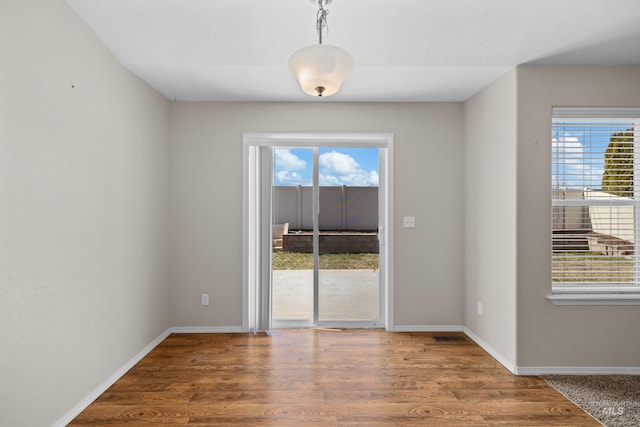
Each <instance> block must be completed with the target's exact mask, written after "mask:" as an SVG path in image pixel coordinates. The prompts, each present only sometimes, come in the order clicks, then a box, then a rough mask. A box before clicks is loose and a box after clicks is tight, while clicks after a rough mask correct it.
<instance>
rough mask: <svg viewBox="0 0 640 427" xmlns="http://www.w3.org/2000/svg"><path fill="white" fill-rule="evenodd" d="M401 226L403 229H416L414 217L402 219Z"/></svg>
mask: <svg viewBox="0 0 640 427" xmlns="http://www.w3.org/2000/svg"><path fill="white" fill-rule="evenodd" d="M402 226H403V227H404V228H415V227H416V217H415V216H405V217H404V218H402Z"/></svg>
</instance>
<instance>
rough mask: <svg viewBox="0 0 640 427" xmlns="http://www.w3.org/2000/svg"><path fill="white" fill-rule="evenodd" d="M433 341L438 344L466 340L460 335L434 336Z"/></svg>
mask: <svg viewBox="0 0 640 427" xmlns="http://www.w3.org/2000/svg"><path fill="white" fill-rule="evenodd" d="M433 339H434V341H438V342H452V341H453V342H466V341H467V339H466V338H465V337H463V336H462V335H434V336H433Z"/></svg>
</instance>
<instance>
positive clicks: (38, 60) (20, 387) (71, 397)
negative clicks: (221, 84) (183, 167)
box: [0, 0, 170, 427]
mask: <svg viewBox="0 0 640 427" xmlns="http://www.w3.org/2000/svg"><path fill="white" fill-rule="evenodd" d="M0 9H1V10H2V11H1V12H0V63H1V64H0V93H2V96H1V97H0V338H1V341H2V343H1V344H0V402H1V403H0V425H2V426H12V427H17V426H46V425H51V424H52V423H53V422H55V421H56V420H58V419H60V418H61V417H63V416H64V414H66V413H67V412H68V411H70V410H71V409H72V408H73V407H74V406H75V405H77V404H78V403H79V402H81V401H82V400H83V399H85V398H86V397H87V396H88V395H89V394H90V393H91V392H92V391H93V390H94V389H96V388H97V387H98V386H99V385H100V384H101V383H102V382H103V381H105V380H106V379H107V378H108V377H109V376H111V375H112V374H114V373H115V372H116V371H117V370H119V369H120V368H122V367H123V366H124V365H125V364H126V363H127V362H128V361H129V360H130V359H131V358H132V357H134V356H135V355H136V354H137V353H138V352H139V351H141V350H142V349H143V348H145V347H146V346H147V345H148V344H149V343H151V342H152V341H153V340H154V339H156V338H157V337H158V336H159V335H160V334H162V333H163V332H164V331H165V330H167V328H168V327H169V321H168V320H169V318H168V298H167V297H168V280H167V270H166V247H167V221H168V215H167V210H168V209H167V200H168V198H167V179H168V161H167V154H168V135H169V129H168V124H169V114H170V107H169V102H168V101H167V100H166V99H165V98H164V97H162V96H160V95H159V94H158V93H156V92H155V91H153V90H152V89H151V88H149V87H148V86H147V85H146V84H145V83H143V82H141V81H140V80H139V79H138V78H137V77H135V76H134V75H132V74H131V73H130V72H128V71H126V70H124V69H123V67H122V66H121V65H120V64H119V63H118V61H116V60H115V59H114V58H113V56H112V55H111V54H110V53H109V52H107V50H106V49H105V48H104V47H103V45H102V44H101V43H100V41H98V40H97V38H96V37H95V35H94V34H93V33H92V32H91V31H89V30H88V29H87V28H86V27H85V25H84V24H83V23H82V22H81V21H80V20H79V19H78V17H77V16H76V15H75V13H74V12H72V11H71V10H70V9H69V7H68V6H67V4H66V3H65V2H64V1H63V0H30V1H24V0H4V1H3V3H2V7H1V8H0ZM72 86H75V87H72Z"/></svg>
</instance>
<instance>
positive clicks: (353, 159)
mask: <svg viewBox="0 0 640 427" xmlns="http://www.w3.org/2000/svg"><path fill="white" fill-rule="evenodd" d="M378 164H379V160H378V149H377V148H320V149H319V157H318V181H319V182H318V184H319V193H318V194H319V209H318V225H319V226H318V236H317V238H318V253H319V256H318V258H319V260H318V261H319V262H318V264H319V269H318V275H317V276H318V292H317V294H318V298H319V301H318V323H319V324H325V325H326V324H329V325H330V324H342V323H347V322H369V323H370V322H377V321H378V320H379V317H380V281H379V275H378V272H379V269H378V261H379V256H378V252H379V245H378V223H379V221H378V174H377V171H378Z"/></svg>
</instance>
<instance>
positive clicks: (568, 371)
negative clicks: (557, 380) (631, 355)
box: [517, 366, 640, 375]
mask: <svg viewBox="0 0 640 427" xmlns="http://www.w3.org/2000/svg"><path fill="white" fill-rule="evenodd" d="M517 375H640V366H528V367H523V366H519V367H518V368H517Z"/></svg>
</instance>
